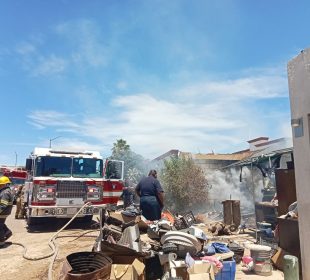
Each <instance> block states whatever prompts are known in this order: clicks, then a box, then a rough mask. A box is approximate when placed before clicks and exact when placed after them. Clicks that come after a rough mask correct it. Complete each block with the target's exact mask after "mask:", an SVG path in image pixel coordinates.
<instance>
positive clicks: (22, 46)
mask: <svg viewBox="0 0 310 280" xmlns="http://www.w3.org/2000/svg"><path fill="white" fill-rule="evenodd" d="M35 51H36V46H35V45H34V44H32V43H29V42H22V43H19V44H18V46H17V47H16V52H17V53H18V54H20V55H28V54H31V53H34V52H35Z"/></svg>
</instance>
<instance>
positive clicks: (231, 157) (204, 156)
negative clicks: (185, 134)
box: [180, 151, 253, 161]
mask: <svg viewBox="0 0 310 280" xmlns="http://www.w3.org/2000/svg"><path fill="white" fill-rule="evenodd" d="M252 153H253V152H250V151H246V152H242V153H238V154H237V153H235V154H213V153H212V154H192V153H185V152H180V156H184V157H192V158H193V159H205V160H208V159H209V160H235V161H239V160H242V159H244V158H247V157H248V156H250V155H251V154H252Z"/></svg>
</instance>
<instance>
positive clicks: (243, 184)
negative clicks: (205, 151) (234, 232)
mask: <svg viewBox="0 0 310 280" xmlns="http://www.w3.org/2000/svg"><path fill="white" fill-rule="evenodd" d="M240 171H241V170H240V168H231V169H227V170H224V171H223V170H214V171H207V172H206V176H207V179H208V183H209V184H210V185H211V190H210V193H209V201H210V207H211V209H212V208H213V209H214V210H222V209H223V206H222V203H221V202H222V201H224V200H227V199H232V200H240V207H241V209H246V211H247V212H248V211H254V208H255V202H256V201H261V198H262V193H261V190H262V188H263V177H262V174H261V172H260V171H259V170H258V169H257V168H253V169H252V170H251V169H250V168H247V167H243V168H242V174H241V176H240V173H241V172H240ZM253 194H254V195H253ZM211 209H210V210H211Z"/></svg>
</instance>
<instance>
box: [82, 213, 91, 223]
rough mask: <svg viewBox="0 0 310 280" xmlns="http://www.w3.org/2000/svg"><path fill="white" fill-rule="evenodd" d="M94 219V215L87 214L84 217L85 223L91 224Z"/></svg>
mask: <svg viewBox="0 0 310 280" xmlns="http://www.w3.org/2000/svg"><path fill="white" fill-rule="evenodd" d="M92 220H93V215H87V216H84V217H83V218H82V221H83V223H85V224H86V223H87V224H90V223H91V222H92Z"/></svg>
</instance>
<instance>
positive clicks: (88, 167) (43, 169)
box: [35, 156, 103, 178]
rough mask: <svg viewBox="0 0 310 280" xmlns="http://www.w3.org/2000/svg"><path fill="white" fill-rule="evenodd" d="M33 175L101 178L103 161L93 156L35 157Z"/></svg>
mask: <svg viewBox="0 0 310 280" xmlns="http://www.w3.org/2000/svg"><path fill="white" fill-rule="evenodd" d="M35 165H36V168H35V176H51V177H71V176H73V177H79V178H85V177H86V178H102V171H103V161H102V159H95V158H71V157H48V156H42V157H38V158H37V159H36V164H35Z"/></svg>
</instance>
